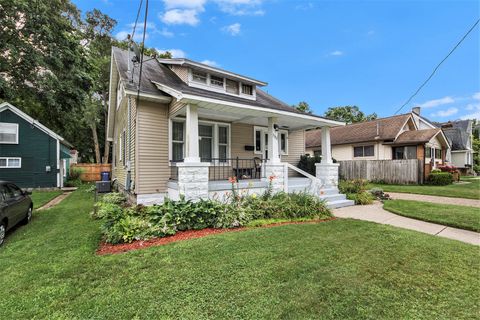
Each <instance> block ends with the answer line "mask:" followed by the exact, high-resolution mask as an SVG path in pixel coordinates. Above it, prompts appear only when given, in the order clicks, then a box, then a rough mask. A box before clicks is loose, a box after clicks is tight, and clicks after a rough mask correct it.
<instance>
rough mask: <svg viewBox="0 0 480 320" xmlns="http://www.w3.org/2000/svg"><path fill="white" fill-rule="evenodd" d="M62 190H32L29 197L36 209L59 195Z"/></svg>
mask: <svg viewBox="0 0 480 320" xmlns="http://www.w3.org/2000/svg"><path fill="white" fill-rule="evenodd" d="M62 193H63V192H62V191H61V190H54V191H33V192H32V195H31V196H30V198H32V201H33V208H34V209H38V208H40V207H41V206H43V205H44V204H46V203H47V202H49V201H50V200H52V199H53V198H55V197H56V196H59V195H61V194H62Z"/></svg>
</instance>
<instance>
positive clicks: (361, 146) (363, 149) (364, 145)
mask: <svg viewBox="0 0 480 320" xmlns="http://www.w3.org/2000/svg"><path fill="white" fill-rule="evenodd" d="M365 147H372V148H373V155H371V156H366V155H365ZM355 148H362V155H361V156H355ZM372 157H375V144H362V145H357V146H353V158H372Z"/></svg>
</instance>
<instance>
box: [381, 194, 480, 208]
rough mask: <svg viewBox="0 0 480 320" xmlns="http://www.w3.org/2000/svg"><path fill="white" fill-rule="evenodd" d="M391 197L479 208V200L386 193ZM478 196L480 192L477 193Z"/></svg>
mask: <svg viewBox="0 0 480 320" xmlns="http://www.w3.org/2000/svg"><path fill="white" fill-rule="evenodd" d="M386 193H388V194H389V195H390V197H392V199H395V200H396V199H401V200H415V201H425V202H433V203H440V204H454V205H458V206H469V207H477V208H480V200H475V199H465V198H450V197H440V196H427V195H424V194H413V193H397V192H386ZM479 196H480V191H479Z"/></svg>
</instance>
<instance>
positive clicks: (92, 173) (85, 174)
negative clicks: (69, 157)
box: [71, 163, 112, 182]
mask: <svg viewBox="0 0 480 320" xmlns="http://www.w3.org/2000/svg"><path fill="white" fill-rule="evenodd" d="M71 168H76V169H80V170H82V174H81V175H80V179H81V180H82V181H85V182H92V181H100V180H101V176H100V173H101V172H104V171H107V172H111V171H112V165H111V164H109V163H107V164H96V163H77V164H73V165H72V166H71Z"/></svg>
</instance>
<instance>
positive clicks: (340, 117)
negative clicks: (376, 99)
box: [324, 106, 377, 124]
mask: <svg viewBox="0 0 480 320" xmlns="http://www.w3.org/2000/svg"><path fill="white" fill-rule="evenodd" d="M324 115H325V117H327V118H329V119H332V120H337V121H342V122H345V123H347V124H349V123H355V122H363V121H369V120H374V119H377V114H376V113H372V114H369V115H365V113H363V112H362V111H360V108H359V107H357V106H344V107H330V108H328V110H327V111H326V112H325V114H324Z"/></svg>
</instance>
